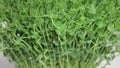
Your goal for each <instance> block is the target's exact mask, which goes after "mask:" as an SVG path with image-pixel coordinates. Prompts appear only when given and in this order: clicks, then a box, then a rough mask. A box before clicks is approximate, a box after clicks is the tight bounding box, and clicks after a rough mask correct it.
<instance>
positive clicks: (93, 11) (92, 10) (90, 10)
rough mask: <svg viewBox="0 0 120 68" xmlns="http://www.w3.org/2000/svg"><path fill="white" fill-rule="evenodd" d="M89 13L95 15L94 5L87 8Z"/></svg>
mask: <svg viewBox="0 0 120 68" xmlns="http://www.w3.org/2000/svg"><path fill="white" fill-rule="evenodd" d="M89 13H90V14H96V7H95V5H94V4H92V5H90V7H89Z"/></svg>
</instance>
